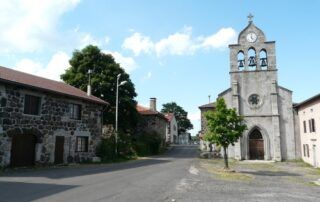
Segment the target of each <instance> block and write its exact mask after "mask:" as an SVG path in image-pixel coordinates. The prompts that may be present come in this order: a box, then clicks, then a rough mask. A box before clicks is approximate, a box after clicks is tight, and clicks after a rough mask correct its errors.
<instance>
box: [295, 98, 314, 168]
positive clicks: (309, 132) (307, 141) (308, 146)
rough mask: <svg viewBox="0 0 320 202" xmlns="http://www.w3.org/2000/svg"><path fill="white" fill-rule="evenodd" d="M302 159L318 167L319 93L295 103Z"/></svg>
mask: <svg viewBox="0 0 320 202" xmlns="http://www.w3.org/2000/svg"><path fill="white" fill-rule="evenodd" d="M295 109H296V111H297V113H298V117H299V118H298V123H299V126H300V127H299V128H298V129H299V130H300V138H301V144H300V146H301V154H302V155H301V156H302V159H303V160H304V161H305V162H307V163H309V164H310V165H312V166H314V167H320V94H318V95H316V96H314V97H311V98H309V99H307V100H305V101H303V102H301V103H299V104H297V105H295Z"/></svg>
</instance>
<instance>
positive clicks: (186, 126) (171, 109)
mask: <svg viewBox="0 0 320 202" xmlns="http://www.w3.org/2000/svg"><path fill="white" fill-rule="evenodd" d="M161 112H162V113H174V115H175V117H176V119H177V123H178V133H179V134H182V133H185V132H186V131H188V130H191V129H192V128H193V125H192V123H191V122H190V120H189V119H188V112H186V111H185V110H184V109H183V108H182V107H180V106H179V105H177V103H175V102H169V103H166V104H163V105H162V109H161Z"/></svg>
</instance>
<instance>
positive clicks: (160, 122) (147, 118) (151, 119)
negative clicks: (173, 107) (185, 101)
mask: <svg viewBox="0 0 320 202" xmlns="http://www.w3.org/2000/svg"><path fill="white" fill-rule="evenodd" d="M166 130H167V120H166V118H164V117H163V118H162V117H160V115H142V116H141V118H140V120H139V122H138V125H137V129H136V134H137V135H139V134H141V133H142V132H146V133H152V132H157V133H158V134H160V135H161V137H162V139H163V144H164V143H165V140H166V133H167V131H166Z"/></svg>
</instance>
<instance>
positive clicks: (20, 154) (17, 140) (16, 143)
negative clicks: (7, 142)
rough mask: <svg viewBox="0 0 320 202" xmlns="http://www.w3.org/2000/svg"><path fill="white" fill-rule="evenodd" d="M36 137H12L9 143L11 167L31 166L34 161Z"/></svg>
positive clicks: (20, 135) (23, 135) (25, 135)
mask: <svg viewBox="0 0 320 202" xmlns="http://www.w3.org/2000/svg"><path fill="white" fill-rule="evenodd" d="M35 146H36V137H35V136H34V135H27V134H19V135H13V137H12V142H11V161H10V164H11V166H12V167H22V166H32V165H34V161H35Z"/></svg>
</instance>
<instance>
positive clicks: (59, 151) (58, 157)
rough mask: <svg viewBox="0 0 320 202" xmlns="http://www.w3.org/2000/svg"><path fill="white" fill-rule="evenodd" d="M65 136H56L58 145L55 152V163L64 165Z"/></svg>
mask: <svg viewBox="0 0 320 202" xmlns="http://www.w3.org/2000/svg"><path fill="white" fill-rule="evenodd" d="M63 148H64V136H56V144H55V150H54V163H55V164H62V163H63V153H64V152H63V151H64V149H63Z"/></svg>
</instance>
